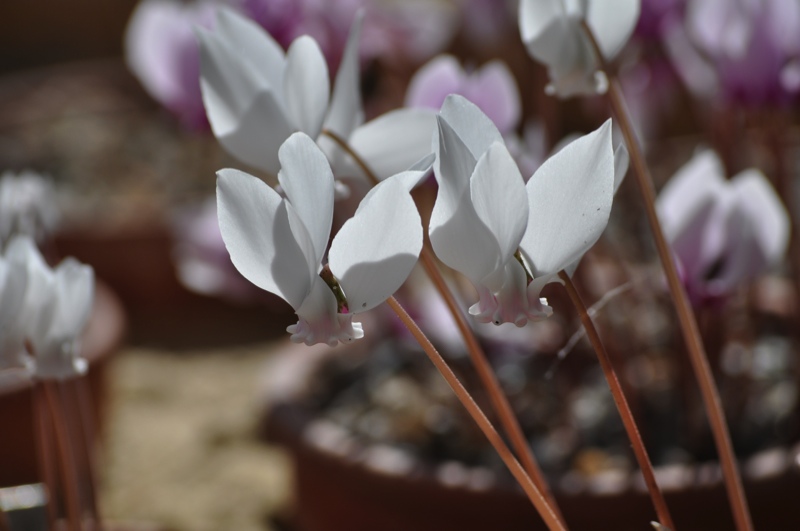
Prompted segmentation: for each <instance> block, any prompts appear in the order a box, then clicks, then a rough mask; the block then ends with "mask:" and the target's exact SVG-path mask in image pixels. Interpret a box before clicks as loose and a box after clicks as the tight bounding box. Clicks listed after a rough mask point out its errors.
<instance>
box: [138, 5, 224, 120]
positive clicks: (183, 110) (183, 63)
mask: <svg viewBox="0 0 800 531" xmlns="http://www.w3.org/2000/svg"><path fill="white" fill-rule="evenodd" d="M216 9H217V4H215V3H213V2H191V3H187V2H181V1H179V0H142V2H140V3H139V5H138V6H137V7H136V9H135V10H134V12H133V14H132V15H131V18H130V22H128V28H127V30H126V31H125V59H126V62H127V64H128V68H130V70H131V72H133V74H134V75H135V76H136V77H137V78H138V79H139V81H140V82H141V84H142V86H144V88H145V90H147V92H148V93H149V94H150V95H151V96H152V97H153V98H154V99H155V100H156V101H158V102H159V103H161V105H163V106H164V107H166V108H167V109H169V110H170V111H171V112H172V113H174V114H175V115H176V116H177V117H178V118H180V120H181V122H182V123H183V124H184V125H186V126H187V127H190V128H195V129H199V128H207V127H208V122H207V120H206V114H205V110H204V109H203V98H202V96H201V94H200V52H199V50H198V47H197V39H196V38H195V34H194V27H195V26H202V27H205V28H210V27H211V26H212V25H213V21H214V11H215V10H216Z"/></svg>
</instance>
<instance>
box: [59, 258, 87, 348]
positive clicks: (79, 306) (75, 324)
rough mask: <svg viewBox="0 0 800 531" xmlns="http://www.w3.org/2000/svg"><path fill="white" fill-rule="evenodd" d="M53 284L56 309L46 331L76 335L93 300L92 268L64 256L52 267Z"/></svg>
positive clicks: (85, 320) (80, 331) (70, 335)
mask: <svg viewBox="0 0 800 531" xmlns="http://www.w3.org/2000/svg"><path fill="white" fill-rule="evenodd" d="M55 288H56V297H57V301H58V302H57V310H56V316H55V319H54V320H53V324H52V327H51V328H50V331H49V334H50V335H51V336H52V337H55V338H69V339H76V338H77V337H79V336H80V334H81V333H82V331H83V329H84V327H85V326H86V322H87V321H88V320H89V315H90V314H91V311H92V305H93V304H94V270H93V269H92V268H91V267H90V266H88V265H84V264H81V263H80V262H78V261H77V260H75V259H74V258H66V259H64V260H63V261H62V262H61V263H60V264H59V265H58V267H56V269H55Z"/></svg>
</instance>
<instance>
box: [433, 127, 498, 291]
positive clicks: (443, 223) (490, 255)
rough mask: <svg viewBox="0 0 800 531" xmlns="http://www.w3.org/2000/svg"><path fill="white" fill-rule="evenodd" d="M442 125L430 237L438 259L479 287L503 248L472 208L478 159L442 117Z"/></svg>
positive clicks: (437, 143)
mask: <svg viewBox="0 0 800 531" xmlns="http://www.w3.org/2000/svg"><path fill="white" fill-rule="evenodd" d="M438 124H439V128H438V133H437V135H436V136H435V139H436V146H437V149H436V162H435V164H434V167H435V169H434V172H435V174H436V180H437V182H438V183H439V191H438V193H437V195H436V203H435V204H434V205H433V212H432V213H431V220H430V223H429V228H428V234H429V235H430V239H431V245H432V246H433V250H434V252H435V253H436V256H438V257H439V259H440V260H441V261H442V262H444V263H445V264H446V265H448V266H449V267H452V268H453V269H456V270H457V271H460V272H462V273H464V274H465V275H466V276H467V277H468V278H469V279H470V280H471V281H472V282H473V284H476V285H477V284H478V283H480V282H481V281H482V279H483V278H484V277H485V276H486V275H488V274H489V273H491V272H492V271H493V270H494V269H495V266H496V265H497V259H498V257H499V255H500V248H499V246H498V244H497V240H496V239H495V237H494V235H493V234H492V233H491V231H490V230H489V228H488V227H487V226H486V225H485V224H484V223H483V222H482V221H481V220H480V218H479V217H478V214H477V213H476V212H475V207H474V206H473V204H472V198H471V196H470V189H469V179H470V177H471V176H472V172H473V171H474V168H475V164H476V162H475V159H474V158H473V157H472V154H471V153H470V152H469V149H467V146H466V145H464V143H463V142H462V141H461V139H460V138H459V136H458V135H457V134H456V133H455V131H453V129H452V128H451V127H450V125H448V123H447V122H446V121H445V120H444V119H442V118H441V117H439V118H438Z"/></svg>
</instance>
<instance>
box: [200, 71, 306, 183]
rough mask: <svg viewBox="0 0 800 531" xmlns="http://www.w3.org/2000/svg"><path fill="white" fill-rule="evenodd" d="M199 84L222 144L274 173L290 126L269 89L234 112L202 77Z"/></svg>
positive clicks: (235, 155) (241, 157)
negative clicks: (281, 146)
mask: <svg viewBox="0 0 800 531" xmlns="http://www.w3.org/2000/svg"><path fill="white" fill-rule="evenodd" d="M201 87H202V89H203V102H204V104H205V106H206V113H207V114H208V119H209V122H210V123H211V128H212V129H213V131H214V135H215V136H216V137H217V139H218V140H219V141H220V143H221V144H222V145H223V147H224V148H225V149H226V150H227V151H228V152H229V153H230V154H231V155H233V156H234V157H236V158H237V159H239V160H241V161H242V162H245V163H247V164H250V165H251V166H255V167H256V168H260V169H262V170H266V171H268V172H270V173H271V174H273V175H275V174H277V173H278V170H279V169H280V164H279V162H278V149H279V148H280V145H281V144H282V143H283V141H284V140H286V139H287V138H288V137H289V135H290V134H291V133H292V128H291V126H290V125H289V123H288V122H287V121H286V117H285V115H284V114H283V109H281V107H280V105H279V104H278V102H277V100H275V97H274V95H273V94H272V92H270V91H266V92H262V93H261V94H259V95H258V96H256V98H255V100H253V102H252V104H251V105H250V107H249V108H247V109H246V110H244V111H243V112H242V113H241V114H237V115H234V114H232V113H231V109H230V108H229V107H228V106H227V105H226V104H225V103H224V102H223V101H222V100H221V99H220V98H219V97H218V95H217V93H216V91H215V90H214V89H212V88H210V85H208V84H207V83H206V82H205V81H204V80H202V79H201Z"/></svg>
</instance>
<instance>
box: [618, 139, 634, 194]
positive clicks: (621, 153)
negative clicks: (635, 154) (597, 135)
mask: <svg viewBox="0 0 800 531" xmlns="http://www.w3.org/2000/svg"><path fill="white" fill-rule="evenodd" d="M630 165H631V156H630V155H629V154H628V148H626V147H625V142H620V143H619V145H618V146H617V150H616V151H614V194H615V195H616V193H617V190H619V186H620V185H621V184H622V181H623V180H624V179H625V175H627V173H628V167H630Z"/></svg>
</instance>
